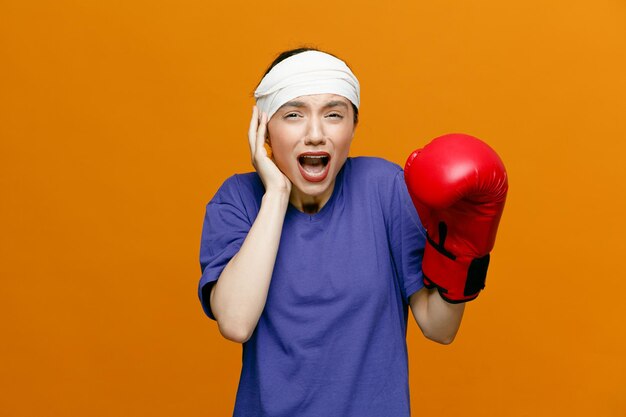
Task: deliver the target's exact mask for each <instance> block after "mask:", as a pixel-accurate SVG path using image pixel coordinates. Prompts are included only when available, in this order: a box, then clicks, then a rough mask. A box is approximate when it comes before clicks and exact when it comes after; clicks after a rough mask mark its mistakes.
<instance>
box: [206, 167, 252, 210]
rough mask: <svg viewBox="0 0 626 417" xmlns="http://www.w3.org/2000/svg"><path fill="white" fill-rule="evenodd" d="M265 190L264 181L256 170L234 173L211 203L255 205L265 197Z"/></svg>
mask: <svg viewBox="0 0 626 417" xmlns="http://www.w3.org/2000/svg"><path fill="white" fill-rule="evenodd" d="M263 192H264V188H263V183H262V182H261V178H260V177H259V175H258V174H257V173H256V172H247V173H244V174H234V175H231V176H230V177H228V178H226V180H225V181H224V182H223V183H222V185H221V186H220V188H219V189H218V190H217V192H216V193H215V196H214V197H213V199H212V200H211V202H210V203H209V204H211V203H230V204H235V205H244V206H248V205H251V204H252V205H254V203H255V202H256V201H257V200H260V199H261V198H262V197H263Z"/></svg>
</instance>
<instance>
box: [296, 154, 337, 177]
mask: <svg viewBox="0 0 626 417" xmlns="http://www.w3.org/2000/svg"><path fill="white" fill-rule="evenodd" d="M329 163H330V155H329V154H328V153H327V152H306V153H303V154H301V155H300V156H298V165H299V168H300V173H301V174H302V176H303V177H304V179H306V180H307V181H312V182H319V181H322V180H324V178H326V176H327V175H328V169H329V167H330V164H329Z"/></svg>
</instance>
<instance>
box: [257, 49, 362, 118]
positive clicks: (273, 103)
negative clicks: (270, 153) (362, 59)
mask: <svg viewBox="0 0 626 417" xmlns="http://www.w3.org/2000/svg"><path fill="white" fill-rule="evenodd" d="M311 94H337V95H340V96H343V97H345V98H347V99H348V100H350V101H351V102H352V103H353V104H354V105H355V106H356V108H357V109H358V108H359V102H360V86H359V81H358V80H357V79H356V77H355V76H354V74H353V73H352V71H350V68H348V66H347V65H346V64H345V62H343V61H342V60H340V59H339V58H336V57H334V56H332V55H329V54H327V53H324V52H320V51H306V52H301V53H299V54H296V55H292V56H290V57H289V58H286V59H284V60H283V61H281V62H279V63H278V64H276V65H275V66H274V68H272V69H271V70H270V72H268V73H267V74H266V75H265V77H263V79H262V80H261V83H260V84H259V86H258V87H257V89H256V91H255V92H254V97H255V98H256V105H257V107H258V109H259V114H261V112H265V113H267V119H268V120H269V119H270V118H271V117H272V115H273V114H274V113H276V110H278V109H279V108H280V106H282V105H283V104H285V103H286V102H288V101H289V100H292V99H294V98H296V97H300V96H306V95H311Z"/></svg>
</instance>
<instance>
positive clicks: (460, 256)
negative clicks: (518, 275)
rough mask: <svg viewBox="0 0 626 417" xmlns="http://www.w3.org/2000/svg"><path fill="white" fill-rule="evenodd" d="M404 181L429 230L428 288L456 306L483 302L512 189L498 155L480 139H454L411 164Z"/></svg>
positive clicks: (418, 154) (420, 153) (433, 145)
mask: <svg viewBox="0 0 626 417" xmlns="http://www.w3.org/2000/svg"><path fill="white" fill-rule="evenodd" d="M404 179H405V181H406V184H407V188H408V190H409V194H410V195H411V199H412V200H413V204H414V205H415V208H416V209H417V213H418V214H419V217H420V219H421V221H422V224H423V225H424V227H425V228H426V232H427V243H426V248H425V249H424V259H423V260H422V271H423V272H424V285H425V286H426V287H427V288H433V287H437V289H438V290H439V294H440V295H441V297H442V298H443V299H444V300H446V301H448V302H450V303H462V302H465V301H470V300H473V299H474V298H476V297H478V293H479V292H480V290H482V289H483V288H484V287H485V278H486V277H487V267H488V266H489V252H490V251H491V249H493V245H494V242H495V240H496V232H497V230H498V223H499V222H500V217H501V216H502V210H503V209H504V201H505V199H506V193H507V190H508V188H509V186H508V181H507V175H506V170H505V168H504V164H503V163H502V160H500V157H498V154H496V152H495V151H494V150H493V149H491V148H490V147H489V146H488V145H487V144H485V143H484V142H482V141H481V140H479V139H476V138H474V137H472V136H469V135H464V134H449V135H444V136H440V137H438V138H436V139H433V141H432V142H430V143H429V144H428V145H426V146H425V147H424V148H423V149H418V150H416V151H414V152H413V153H412V154H411V156H409V158H408V159H407V161H406V165H405V167H404Z"/></svg>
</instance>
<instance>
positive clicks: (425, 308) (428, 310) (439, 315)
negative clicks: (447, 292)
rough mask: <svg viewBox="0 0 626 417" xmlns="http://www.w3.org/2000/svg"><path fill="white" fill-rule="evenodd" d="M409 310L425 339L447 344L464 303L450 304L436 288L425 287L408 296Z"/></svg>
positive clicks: (461, 313) (455, 328) (456, 330)
mask: <svg viewBox="0 0 626 417" xmlns="http://www.w3.org/2000/svg"><path fill="white" fill-rule="evenodd" d="M409 304H410V306H411V312H412V313H413V317H414V318H415V321H416V322H417V325H418V326H419V328H420V330H421V331H422V333H423V334H424V336H425V337H426V338H427V339H430V340H432V341H434V342H437V343H441V344H444V345H448V344H450V343H452V341H453V340H454V338H455V336H456V334H457V332H458V330H459V327H460V326H461V320H462V319H463V312H464V311H465V303H460V304H451V303H448V302H447V301H445V300H444V299H443V298H441V296H440V295H439V292H438V291H437V289H436V288H433V289H430V290H429V289H428V288H426V287H424V288H422V289H421V290H419V291H417V292H416V293H414V294H413V295H411V296H410V297H409Z"/></svg>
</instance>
